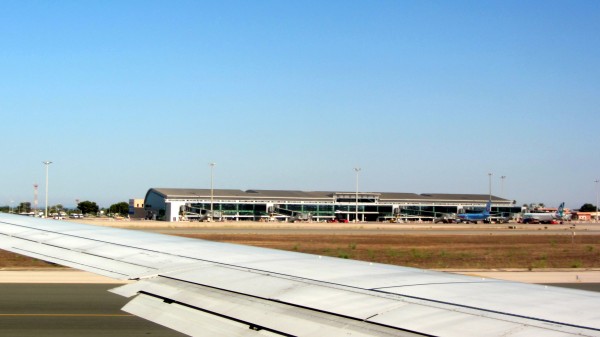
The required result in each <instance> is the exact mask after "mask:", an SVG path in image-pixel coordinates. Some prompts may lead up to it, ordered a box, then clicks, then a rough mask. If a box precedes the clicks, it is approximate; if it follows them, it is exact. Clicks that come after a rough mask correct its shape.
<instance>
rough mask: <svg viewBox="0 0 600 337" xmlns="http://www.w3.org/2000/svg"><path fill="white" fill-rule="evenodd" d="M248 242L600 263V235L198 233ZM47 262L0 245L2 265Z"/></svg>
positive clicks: (348, 251) (377, 256)
mask: <svg viewBox="0 0 600 337" xmlns="http://www.w3.org/2000/svg"><path fill="white" fill-rule="evenodd" d="M183 236H187V237H194V238H201V239H207V240H212V241H220V242H230V243H237V244H246V245H253V246H260V247H269V248H276V249H283V250H289V251H298V252H303V253H311V254H318V255H327V256H333V257H339V258H344V259H358V260H365V261H372V262H381V263H387V264H397V265H404V266H414V267H420V268H432V269H446V268H476V269H491V268H525V269H542V268H600V235H585V236H583V235H582V236H577V237H576V238H575V240H574V242H572V238H571V237H570V236H564V235H522V236H520V235H410V234H402V235H343V234H336V235H315V234H289V235H280V234H194V235H183ZM47 266H48V264H47V263H45V262H42V261H38V260H35V259H31V258H27V257H23V256H20V255H16V254H13V253H9V252H5V251H0V268H6V267H47Z"/></svg>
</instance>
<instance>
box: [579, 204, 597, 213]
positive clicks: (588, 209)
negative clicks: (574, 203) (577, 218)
mask: <svg viewBox="0 0 600 337" xmlns="http://www.w3.org/2000/svg"><path fill="white" fill-rule="evenodd" d="M579 211H580V212H595V211H596V206H594V205H592V204H583V206H581V207H580V208H579Z"/></svg>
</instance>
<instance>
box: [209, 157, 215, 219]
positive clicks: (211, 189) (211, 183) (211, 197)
mask: <svg viewBox="0 0 600 337" xmlns="http://www.w3.org/2000/svg"><path fill="white" fill-rule="evenodd" d="M208 165H209V166H210V222H213V221H214V217H213V198H214V189H213V170H214V168H215V165H217V164H215V163H208Z"/></svg>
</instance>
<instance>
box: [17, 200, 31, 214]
mask: <svg viewBox="0 0 600 337" xmlns="http://www.w3.org/2000/svg"><path fill="white" fill-rule="evenodd" d="M19 212H21V213H29V212H31V203H30V202H22V203H20V204H19Z"/></svg>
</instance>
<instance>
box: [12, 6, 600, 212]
mask: <svg viewBox="0 0 600 337" xmlns="http://www.w3.org/2000/svg"><path fill="white" fill-rule="evenodd" d="M599 89H600V1H596V0H590V1H567V0H564V1H553V0H540V1H523V0H518V1H510V0H502V1H420V0H418V1H417V0H415V1H399V0H393V1H350V0H339V1H335V0H328V1H322V0H319V1H279V0H275V1H151V0H145V1H133V0H127V1H108V0H103V1H79V0H74V1H27V0H17V1H11V0H4V1H1V2H0V137H1V140H2V142H1V145H0V153H1V154H2V157H1V158H2V159H1V165H0V177H1V178H0V179H1V180H0V205H6V204H8V203H9V202H10V201H11V200H13V201H14V204H15V205H16V204H18V203H19V202H21V201H32V200H33V184H34V183H38V184H40V206H41V205H43V195H44V181H45V178H44V177H45V175H44V165H43V164H42V161H44V160H51V161H53V162H54V163H53V164H52V165H51V166H50V188H49V191H50V202H49V203H50V204H56V203H62V204H64V205H65V206H73V205H74V204H75V200H76V199H79V200H91V201H95V202H97V203H98V204H99V205H100V206H103V207H107V206H109V205H110V204H112V203H116V202H119V201H126V200H128V199H129V198H134V197H139V198H142V197H144V195H145V193H146V192H147V190H148V189H149V188H151V187H184V188H208V187H209V186H210V167H209V166H208V163H209V162H215V163H216V164H217V165H216V166H215V168H214V177H215V178H214V182H215V188H231V189H286V190H287V189H291V190H306V191H313V190H325V191H329V190H336V191H353V190H354V188H355V172H354V170H353V168H354V167H361V168H362V171H361V173H360V178H359V186H360V187H359V189H360V190H362V191H379V192H383V191H387V192H413V193H481V194H486V193H488V173H490V172H491V173H493V176H492V190H493V191H492V192H493V194H495V195H499V196H501V197H505V198H508V199H514V200H516V201H517V203H518V204H519V205H521V204H523V203H531V202H544V203H545V204H546V205H549V206H556V205H557V204H558V203H559V202H561V201H565V202H566V203H567V207H571V208H578V207H579V206H581V205H582V204H583V203H585V202H591V203H595V198H596V184H594V180H595V179H600V154H599V151H598V145H600V142H599V141H600V139H599V138H600V137H599V127H600V90H599ZM501 176H506V178H505V179H504V184H501V179H500V177H501ZM502 185H503V186H502Z"/></svg>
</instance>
